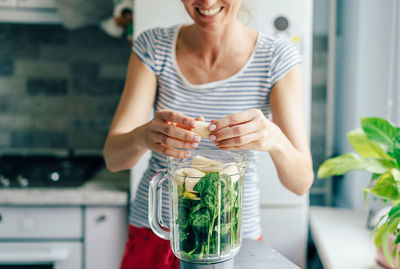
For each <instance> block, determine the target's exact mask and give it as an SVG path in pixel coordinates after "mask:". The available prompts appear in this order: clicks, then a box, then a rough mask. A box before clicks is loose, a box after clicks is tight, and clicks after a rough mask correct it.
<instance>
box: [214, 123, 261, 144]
mask: <svg viewBox="0 0 400 269" xmlns="http://www.w3.org/2000/svg"><path fill="white" fill-rule="evenodd" d="M262 126H263V124H262V121H261V120H257V119H256V120H252V121H249V122H246V123H242V124H238V125H233V126H230V127H226V128H222V129H220V130H218V131H215V132H212V134H211V135H210V139H211V140H212V141H216V142H219V141H221V140H226V139H229V138H234V137H240V136H243V135H246V134H249V133H253V132H256V131H257V130H259V129H260V128H262Z"/></svg>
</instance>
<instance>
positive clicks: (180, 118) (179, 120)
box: [156, 110, 195, 129]
mask: <svg viewBox="0 0 400 269" xmlns="http://www.w3.org/2000/svg"><path fill="white" fill-rule="evenodd" d="M156 117H159V118H160V119H161V120H162V121H164V122H173V123H176V124H178V125H179V126H180V127H181V128H185V129H190V128H192V127H194V126H195V120H194V119H193V118H191V117H188V116H185V115H183V114H182V113H181V112H178V111H173V110H160V111H158V112H157V113H156Z"/></svg>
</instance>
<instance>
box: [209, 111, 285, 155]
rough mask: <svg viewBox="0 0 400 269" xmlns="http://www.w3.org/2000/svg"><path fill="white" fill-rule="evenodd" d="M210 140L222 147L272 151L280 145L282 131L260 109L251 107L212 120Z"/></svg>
mask: <svg viewBox="0 0 400 269" xmlns="http://www.w3.org/2000/svg"><path fill="white" fill-rule="evenodd" d="M209 130H210V131H211V133H210V140H212V141H214V143H215V145H216V146H217V147H218V148H220V149H227V150H258V151H268V152H271V151H273V150H274V149H275V147H276V145H278V144H279V143H278V142H279V140H280V139H281V136H282V131H281V130H280V128H279V127H278V126H276V125H275V124H274V123H273V122H271V121H270V120H268V119H266V118H265V116H264V114H263V113H262V112H261V110H259V109H250V110H245V111H241V112H238V113H235V114H231V115H229V116H227V117H225V118H222V119H219V120H216V121H212V122H211V124H210V126H209Z"/></svg>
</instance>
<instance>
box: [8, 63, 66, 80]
mask: <svg viewBox="0 0 400 269" xmlns="http://www.w3.org/2000/svg"><path fill="white" fill-rule="evenodd" d="M14 67H15V68H14V74H15V75H21V76H25V77H38V78H42V77H45V78H68V77H70V75H71V72H70V66H69V64H68V63H65V62H62V61H50V60H44V59H42V60H40V61H37V60H31V59H24V60H16V61H15V62H14Z"/></svg>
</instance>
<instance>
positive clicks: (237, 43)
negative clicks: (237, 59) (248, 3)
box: [187, 21, 246, 67]
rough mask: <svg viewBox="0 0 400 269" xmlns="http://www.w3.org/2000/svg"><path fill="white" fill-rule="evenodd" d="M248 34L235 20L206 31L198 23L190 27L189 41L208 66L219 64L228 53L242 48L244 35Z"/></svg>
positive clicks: (233, 52)
mask: <svg viewBox="0 0 400 269" xmlns="http://www.w3.org/2000/svg"><path fill="white" fill-rule="evenodd" d="M244 35H246V29H245V27H244V26H243V25H242V24H241V23H240V22H238V21H234V22H232V23H231V24H229V25H226V26H225V27H221V28H220V29H218V30H215V31H205V30H203V29H201V28H200V27H198V26H197V25H192V26H191V27H190V28H189V29H188V35H187V37H188V39H187V41H188V43H187V44H189V46H190V47H191V48H192V50H193V51H194V53H195V54H196V55H197V56H198V57H199V58H200V59H201V62H202V63H203V64H205V65H206V66H209V67H213V66H217V65H218V63H219V62H220V59H222V58H223V57H224V56H226V55H232V54H235V51H237V50H239V49H240V48H241V44H242V43H243V38H241V37H243V36H244Z"/></svg>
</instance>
